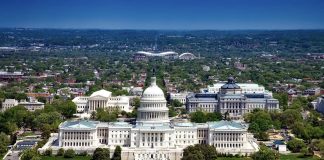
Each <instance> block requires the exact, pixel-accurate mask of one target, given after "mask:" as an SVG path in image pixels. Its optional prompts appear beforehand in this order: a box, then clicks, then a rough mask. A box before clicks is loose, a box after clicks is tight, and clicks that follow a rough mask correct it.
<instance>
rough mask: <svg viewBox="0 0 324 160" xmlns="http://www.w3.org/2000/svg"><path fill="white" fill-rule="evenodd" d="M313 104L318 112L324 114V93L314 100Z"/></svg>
mask: <svg viewBox="0 0 324 160" xmlns="http://www.w3.org/2000/svg"><path fill="white" fill-rule="evenodd" d="M312 105H313V106H314V109H315V110H316V111H317V112H320V113H322V114H324V95H323V96H321V97H318V98H317V99H316V100H314V101H313V102H312Z"/></svg>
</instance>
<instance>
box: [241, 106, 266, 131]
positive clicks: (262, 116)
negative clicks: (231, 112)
mask: <svg viewBox="0 0 324 160" xmlns="http://www.w3.org/2000/svg"><path fill="white" fill-rule="evenodd" d="M246 118H247V121H248V122H250V123H251V125H250V126H249V131H251V132H252V133H259V132H265V131H267V130H268V129H270V128H271V127H272V119H271V116H270V114H269V113H267V112H265V111H263V110H254V111H253V112H252V113H251V114H249V116H248V117H246Z"/></svg>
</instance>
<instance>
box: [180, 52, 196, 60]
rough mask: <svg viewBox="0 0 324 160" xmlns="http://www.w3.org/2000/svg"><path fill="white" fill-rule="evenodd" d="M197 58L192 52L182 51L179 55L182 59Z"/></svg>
mask: <svg viewBox="0 0 324 160" xmlns="http://www.w3.org/2000/svg"><path fill="white" fill-rule="evenodd" d="M196 58H197V57H196V56H195V55H194V54H192V53H182V54H181V55H180V56H179V59H182V60H192V59H196Z"/></svg>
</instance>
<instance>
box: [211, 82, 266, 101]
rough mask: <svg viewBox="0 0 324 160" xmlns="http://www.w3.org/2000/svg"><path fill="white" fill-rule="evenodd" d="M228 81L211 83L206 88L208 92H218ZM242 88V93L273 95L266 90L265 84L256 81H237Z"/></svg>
mask: <svg viewBox="0 0 324 160" xmlns="http://www.w3.org/2000/svg"><path fill="white" fill-rule="evenodd" d="M226 83H227V82H219V83H215V84H213V85H209V86H208V87H207V88H206V90H207V92H208V93H218V92H220V89H221V87H222V86H223V85H225V84H226ZM235 84H236V85H238V86H239V87H240V88H241V89H242V93H246V94H266V95H268V96H271V97H272V92H270V91H268V90H266V89H265V88H264V86H262V85H259V84H256V83H235Z"/></svg>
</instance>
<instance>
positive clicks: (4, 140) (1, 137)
mask: <svg viewBox="0 0 324 160" xmlns="http://www.w3.org/2000/svg"><path fill="white" fill-rule="evenodd" d="M9 144H10V139H9V138H8V136H7V135H6V134H4V133H3V132H1V133H0V155H2V154H3V153H6V152H7V150H8V145H9Z"/></svg>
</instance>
